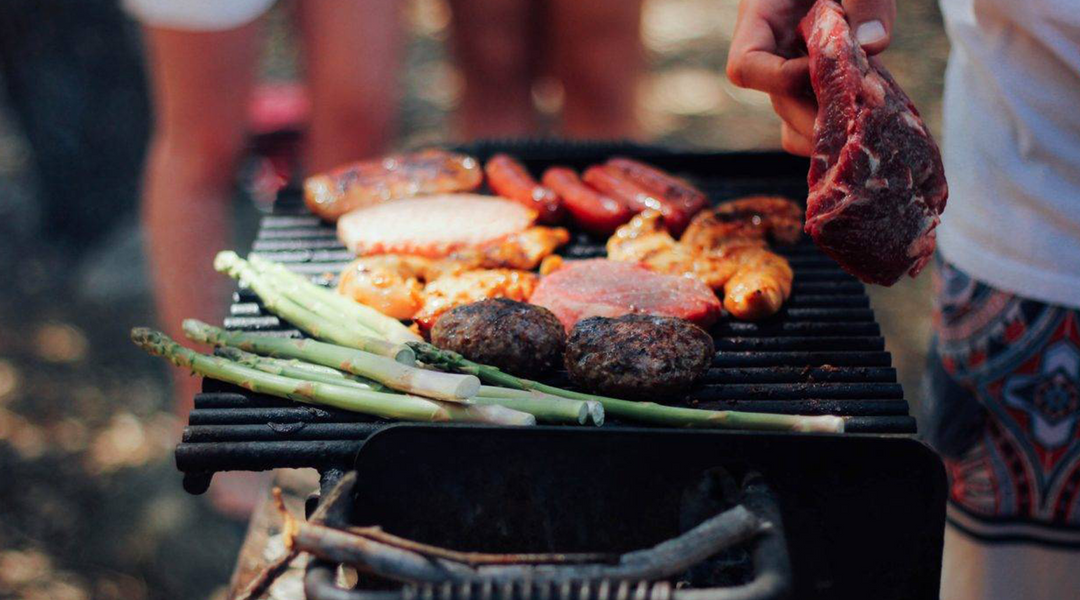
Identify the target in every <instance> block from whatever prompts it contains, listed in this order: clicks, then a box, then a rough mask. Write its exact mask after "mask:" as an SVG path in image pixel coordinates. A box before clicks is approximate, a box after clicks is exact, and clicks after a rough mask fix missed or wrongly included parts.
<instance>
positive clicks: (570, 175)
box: [542, 167, 634, 236]
mask: <svg viewBox="0 0 1080 600" xmlns="http://www.w3.org/2000/svg"><path fill="white" fill-rule="evenodd" d="M542 181H543V182H544V185H546V186H547V187H549V188H551V189H552V190H554V191H555V193H556V194H558V195H559V197H560V198H562V200H563V206H564V207H565V208H566V210H567V211H568V212H569V213H570V214H571V215H572V216H573V217H574V221H575V222H576V223H577V224H578V225H579V226H581V228H582V229H584V230H586V231H588V232H590V233H594V234H596V235H603V236H607V235H611V234H612V233H613V232H614V231H615V230H616V229H618V227H619V225H622V224H623V223H625V222H627V221H629V220H630V218H631V217H633V216H634V213H633V211H631V210H630V208H629V207H627V206H626V205H625V204H623V203H622V202H619V201H618V200H616V199H614V198H612V197H610V196H607V195H604V194H601V193H600V192H597V191H596V190H594V189H592V188H590V187H589V186H587V185H585V184H584V183H582V181H581V179H580V178H578V176H577V173H575V172H574V171H573V170H572V169H568V168H567V167H551V168H550V169H548V170H547V171H545V172H544V176H543V178H542Z"/></svg>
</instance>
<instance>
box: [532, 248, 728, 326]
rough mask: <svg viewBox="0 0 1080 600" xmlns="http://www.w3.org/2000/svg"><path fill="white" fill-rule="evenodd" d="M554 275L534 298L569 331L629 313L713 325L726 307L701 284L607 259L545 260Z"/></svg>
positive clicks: (548, 278)
mask: <svg viewBox="0 0 1080 600" xmlns="http://www.w3.org/2000/svg"><path fill="white" fill-rule="evenodd" d="M545 267H547V269H546V272H547V273H548V274H547V275H545V276H544V277H543V278H541V279H540V285H538V286H536V292H535V293H533V295H532V297H531V298H530V299H529V301H530V302H532V303H533V304H539V305H540V306H543V307H545V308H548V309H550V310H551V312H553V313H555V316H557V317H559V320H560V321H562V323H563V325H564V326H565V327H566V329H567V331H569V330H570V329H571V328H573V326H574V324H575V323H577V322H578V321H579V320H581V319H584V318H586V317H596V316H601V317H617V316H619V315H625V314H628V313H646V314H657V315H669V316H678V317H682V318H685V319H688V320H691V321H693V322H695V323H700V324H701V325H702V326H704V327H708V326H709V325H711V324H712V323H713V322H714V321H716V318H717V317H718V316H719V315H720V311H721V305H720V301H719V300H718V299H717V298H716V294H714V293H713V292H712V290H710V289H709V288H708V286H706V285H705V284H704V283H702V282H701V281H698V280H696V279H692V278H689V277H677V276H674V275H665V274H662V273H654V272H652V271H650V270H649V269H646V268H645V267H642V266H640V265H635V264H629V263H620V262H616V261H611V260H604V259H591V260H568V261H566V262H565V263H564V264H562V265H550V264H549V261H545V265H543V266H541V269H545Z"/></svg>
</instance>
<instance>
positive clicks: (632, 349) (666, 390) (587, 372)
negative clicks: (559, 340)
mask: <svg viewBox="0 0 1080 600" xmlns="http://www.w3.org/2000/svg"><path fill="white" fill-rule="evenodd" d="M713 353H714V348H713V341H712V338H711V337H709V334H707V333H705V331H704V330H703V329H701V328H700V327H698V326H697V325H694V324H693V323H691V322H689V321H686V320H683V319H679V318H675V317H661V316H655V315H641V314H632V315H624V316H621V317H617V318H614V319H611V318H607V317H590V318H588V319H583V320H581V321H579V322H578V324H577V325H576V326H574V330H573V331H572V332H571V333H570V339H569V340H568V341H567V343H566V368H567V370H568V371H569V372H570V379H571V381H573V382H574V384H575V385H579V386H581V387H583V388H586V389H588V390H591V391H593V392H597V393H600V394H605V395H609V396H615V397H617V398H628V399H631V400H652V401H656V402H663V401H665V400H671V399H674V397H675V396H681V395H682V394H684V393H686V392H687V391H688V390H689V389H690V388H691V387H692V386H693V385H694V383H695V382H696V381H697V380H698V379H699V378H701V376H702V375H704V374H705V372H706V371H707V370H708V369H709V365H710V364H712V359H713Z"/></svg>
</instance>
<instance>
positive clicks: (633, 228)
mask: <svg viewBox="0 0 1080 600" xmlns="http://www.w3.org/2000/svg"><path fill="white" fill-rule="evenodd" d="M688 233H689V232H688ZM710 243H716V244H718V245H716V246H707V247H703V248H692V247H690V246H688V245H687V244H684V243H681V242H677V241H675V239H674V238H672V237H671V235H669V234H668V232H667V231H664V229H663V228H662V227H661V225H660V215H659V214H658V213H656V212H654V211H645V212H643V213H641V214H639V215H637V216H635V217H634V218H633V219H631V220H630V222H629V223H627V224H626V225H623V226H622V227H620V228H619V230H618V231H616V232H615V235H613V236H611V238H610V239H609V240H608V243H607V252H608V258H609V259H610V260H615V261H620V262H630V263H638V264H640V265H642V266H644V267H645V268H647V269H649V270H652V271H656V272H658V273H668V274H671V275H682V276H685V277H693V278H695V279H698V280H700V281H702V282H704V283H705V284H706V285H708V286H709V287H711V288H713V289H715V290H720V289H722V290H723V292H724V308H726V309H727V311H728V312H729V313H731V314H732V316H734V317H735V318H737V319H744V320H755V319H761V318H764V317H768V316H770V315H772V314H775V313H776V311H778V310H780V307H781V306H783V304H784V301H785V300H787V298H788V296H790V295H791V283H792V279H793V278H794V272H793V271H792V270H791V266H790V265H789V264H788V262H787V259H785V258H784V257H782V256H780V255H778V254H775V253H773V252H771V251H769V249H768V248H766V247H765V242H764V241H762V240H760V239H752V238H735V239H732V240H723V239H717V240H712V241H711V242H710Z"/></svg>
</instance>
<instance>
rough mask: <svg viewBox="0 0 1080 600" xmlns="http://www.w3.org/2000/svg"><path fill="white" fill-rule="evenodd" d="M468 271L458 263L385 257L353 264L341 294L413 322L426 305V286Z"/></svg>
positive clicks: (340, 282)
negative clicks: (444, 276)
mask: <svg viewBox="0 0 1080 600" xmlns="http://www.w3.org/2000/svg"><path fill="white" fill-rule="evenodd" d="M467 269H468V265H466V264H465V263H461V262H457V261H447V260H433V259H430V258H425V257H423V256H409V255H398V254H383V255H378V256H365V257H362V258H358V259H356V260H354V261H353V262H351V263H350V264H349V266H347V267H345V270H344V271H342V272H341V277H340V278H339V279H338V293H340V294H342V295H344V296H348V297H349V298H352V299H353V300H356V301H357V302H359V303H361V304H366V305H367V306H370V307H371V308H374V309H375V310H377V311H379V312H381V313H383V314H384V315H386V316H388V317H393V318H395V319H411V318H413V315H415V314H416V312H417V311H419V310H420V309H421V308H422V307H423V305H424V296H423V291H424V284H425V283H426V282H428V281H431V280H434V279H438V278H439V277H442V276H443V275H454V274H457V273H461V272H463V271H465V270H467Z"/></svg>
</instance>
